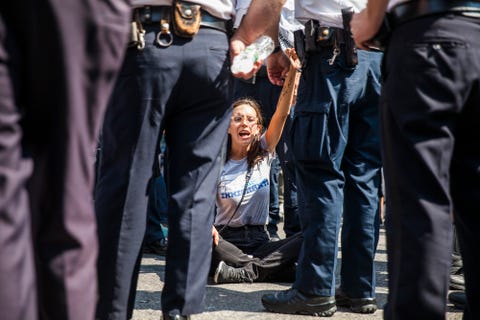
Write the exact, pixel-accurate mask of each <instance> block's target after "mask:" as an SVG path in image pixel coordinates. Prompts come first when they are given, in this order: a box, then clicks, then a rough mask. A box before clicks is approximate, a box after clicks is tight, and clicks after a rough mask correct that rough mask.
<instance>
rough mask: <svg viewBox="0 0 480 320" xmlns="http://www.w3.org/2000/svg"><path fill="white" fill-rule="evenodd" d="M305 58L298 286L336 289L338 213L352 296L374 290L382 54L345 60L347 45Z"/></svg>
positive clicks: (298, 147)
mask: <svg viewBox="0 0 480 320" xmlns="http://www.w3.org/2000/svg"><path fill="white" fill-rule="evenodd" d="M332 52H333V48H332V47H324V48H322V49H321V50H320V51H319V52H316V53H312V54H310V55H309V56H308V63H307V65H306V68H305V70H304V72H303V73H302V78H301V81H300V86H299V90H298V98H297V104H296V106H295V113H294V119H293V124H292V129H291V132H290V134H291V139H292V151H293V155H294V159H295V165H296V166H295V168H296V173H297V175H296V178H297V186H298V196H299V199H298V203H299V217H300V222H301V225H302V230H303V235H304V242H303V245H302V249H301V251H300V256H299V262H298V269H297V277H296V281H295V283H294V287H295V288H296V289H298V290H300V291H302V292H305V293H309V294H315V295H319V296H334V295H335V288H336V284H335V269H336V266H337V252H338V237H339V232H340V224H341V221H342V220H341V218H342V214H343V227H342V235H341V241H342V266H341V286H342V289H343V291H344V292H345V293H346V294H347V295H348V296H350V297H352V298H368V297H374V296H375V264H374V257H375V251H376V247H377V242H378V234H379V192H380V190H379V188H380V180H381V174H380V169H381V159H380V128H379V113H378V105H379V97H380V88H381V85H380V63H381V58H382V54H381V53H378V52H366V51H363V50H359V51H358V65H357V66H356V67H355V68H354V69H352V68H349V67H347V66H345V56H344V52H345V48H344V47H342V48H341V52H342V53H341V54H340V55H339V56H338V57H337V58H336V60H335V63H334V64H333V65H330V63H329V59H330V58H331V57H332Z"/></svg>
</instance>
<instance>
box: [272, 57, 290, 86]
mask: <svg viewBox="0 0 480 320" xmlns="http://www.w3.org/2000/svg"><path fill="white" fill-rule="evenodd" d="M289 67H290V60H289V58H288V57H287V56H286V55H285V54H284V53H283V52H282V51H281V50H280V51H279V52H277V53H273V54H271V55H270V56H269V57H268V58H267V74H268V79H269V80H270V82H271V83H272V84H274V85H277V86H283V81H284V80H285V77H286V75H287V72H288V69H289Z"/></svg>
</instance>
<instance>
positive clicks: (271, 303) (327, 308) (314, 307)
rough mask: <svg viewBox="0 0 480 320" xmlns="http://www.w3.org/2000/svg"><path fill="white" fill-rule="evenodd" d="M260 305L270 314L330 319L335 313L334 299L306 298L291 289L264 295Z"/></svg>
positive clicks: (322, 297) (321, 297)
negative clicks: (301, 315)
mask: <svg viewBox="0 0 480 320" xmlns="http://www.w3.org/2000/svg"><path fill="white" fill-rule="evenodd" d="M262 304H263V306H264V307H265V309H267V310H268V311H271V312H277V313H289V314H308V315H311V316H317V317H331V316H333V314H334V313H335V311H337V306H336V305H335V297H324V296H307V295H305V294H303V293H301V292H300V291H298V290H297V289H293V288H291V289H288V290H286V291H279V292H276V293H271V294H264V295H263V296H262Z"/></svg>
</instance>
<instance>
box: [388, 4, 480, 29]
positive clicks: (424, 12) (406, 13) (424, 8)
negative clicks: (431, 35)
mask: <svg viewBox="0 0 480 320" xmlns="http://www.w3.org/2000/svg"><path fill="white" fill-rule="evenodd" d="M446 13H457V14H464V15H468V16H471V15H473V16H475V17H479V18H480V1H459V0H453V1H452V0H419V1H409V2H404V3H400V4H399V5H397V6H395V7H393V8H392V9H391V11H390V13H389V20H390V22H391V23H392V25H393V26H394V27H395V26H397V25H399V24H402V23H404V22H407V21H409V20H412V19H416V18H420V17H423V16H428V15H437V14H446Z"/></svg>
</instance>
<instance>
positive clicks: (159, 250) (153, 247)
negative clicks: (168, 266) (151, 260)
mask: <svg viewBox="0 0 480 320" xmlns="http://www.w3.org/2000/svg"><path fill="white" fill-rule="evenodd" d="M167 246H168V243H167V240H166V239H160V240H156V241H153V242H150V243H148V244H145V245H144V246H143V253H151V254H158V255H160V256H164V255H166V254H167Z"/></svg>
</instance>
